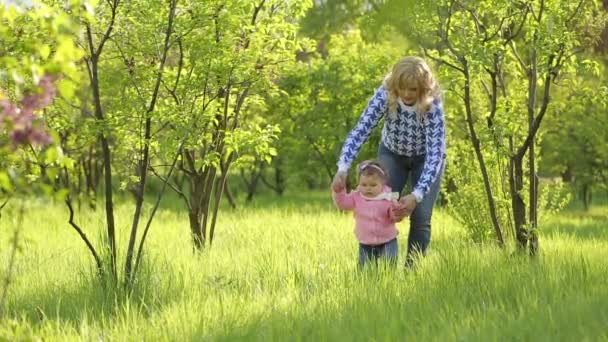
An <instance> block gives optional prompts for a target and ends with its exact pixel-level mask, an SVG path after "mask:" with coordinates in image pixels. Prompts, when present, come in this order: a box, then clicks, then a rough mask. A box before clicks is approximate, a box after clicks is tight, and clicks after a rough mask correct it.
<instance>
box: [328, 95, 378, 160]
mask: <svg viewBox="0 0 608 342" xmlns="http://www.w3.org/2000/svg"><path fill="white" fill-rule="evenodd" d="M386 104H387V93H386V90H384V87H380V88H378V90H377V91H376V93H375V94H374V96H372V98H371V99H370V100H369V102H368V104H367V107H366V108H365V110H364V111H363V114H361V117H360V118H359V122H357V125H356V126H355V127H354V128H353V129H352V130H351V131H350V133H349V134H348V136H347V137H346V140H345V141H344V145H342V151H341V153H340V158H339V160H338V171H340V172H346V171H347V170H348V168H349V167H350V164H351V163H352V162H353V160H354V159H355V157H357V155H358V154H359V151H360V150H361V146H363V143H364V142H365V141H367V138H369V135H370V134H371V132H372V129H373V128H374V127H376V125H377V124H378V121H380V118H382V116H383V115H384V113H385V112H386Z"/></svg>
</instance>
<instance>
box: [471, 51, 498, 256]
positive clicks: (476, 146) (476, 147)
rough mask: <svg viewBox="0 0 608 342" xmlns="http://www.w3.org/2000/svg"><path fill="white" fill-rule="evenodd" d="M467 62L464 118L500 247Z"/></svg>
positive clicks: (493, 202)
mask: <svg viewBox="0 0 608 342" xmlns="http://www.w3.org/2000/svg"><path fill="white" fill-rule="evenodd" d="M468 68H469V67H468V63H467V62H466V60H463V71H464V72H463V73H464V76H465V85H464V103H465V109H466V119H467V125H468V128H469V134H470V139H471V143H472V145H473V149H474V150H475V156H476V157H477V162H478V163H479V168H480V170H481V176H482V178H483V184H484V188H485V190H486V198H487V201H488V207H489V210H490V218H491V220H492V226H493V227H494V232H495V234H496V241H497V242H498V245H499V246H500V247H503V246H504V239H503V236H502V230H501V228H500V222H499V220H498V214H497V212H496V203H495V201H494V195H493V194H492V187H491V185H490V176H489V175H488V170H487V167H486V163H485V160H484V158H483V154H482V153H481V143H480V141H479V138H478V137H477V132H476V131H475V126H474V123H473V113H472V110H471V89H470V81H471V78H470V76H469V69H468Z"/></svg>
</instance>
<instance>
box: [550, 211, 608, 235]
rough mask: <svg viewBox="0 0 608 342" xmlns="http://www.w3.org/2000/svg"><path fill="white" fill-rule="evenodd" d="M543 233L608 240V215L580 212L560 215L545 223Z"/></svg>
mask: <svg viewBox="0 0 608 342" xmlns="http://www.w3.org/2000/svg"><path fill="white" fill-rule="evenodd" d="M543 234H544V235H549V236H551V235H567V236H572V237H574V238H577V239H585V240H591V239H593V240H604V241H608V216H603V215H578V214H574V215H564V216H560V217H558V218H554V219H551V220H550V221H549V222H548V223H547V224H545V225H544V227H543Z"/></svg>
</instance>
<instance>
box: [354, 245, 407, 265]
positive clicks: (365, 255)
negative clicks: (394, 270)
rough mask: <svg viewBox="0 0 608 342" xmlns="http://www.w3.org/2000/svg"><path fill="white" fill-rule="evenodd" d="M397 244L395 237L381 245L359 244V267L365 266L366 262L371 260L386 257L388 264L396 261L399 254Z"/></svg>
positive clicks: (375, 260) (374, 260)
mask: <svg viewBox="0 0 608 342" xmlns="http://www.w3.org/2000/svg"><path fill="white" fill-rule="evenodd" d="M398 252H399V244H398V243H397V238H394V239H392V240H391V241H387V242H385V243H383V244H381V245H364V244H362V243H360V244H359V267H363V266H365V264H366V263H368V262H370V261H372V262H374V263H376V262H377V261H378V259H380V258H383V259H386V260H387V261H388V262H389V263H390V264H392V265H394V264H396V263H397V256H398V255H399V253H398Z"/></svg>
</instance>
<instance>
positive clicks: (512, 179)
mask: <svg viewBox="0 0 608 342" xmlns="http://www.w3.org/2000/svg"><path fill="white" fill-rule="evenodd" d="M597 7H598V4H597V3H596V2H594V1H591V0H581V1H575V2H570V1H551V2H549V1H544V0H541V1H540V2H538V1H510V0H509V1H506V0H505V1H485V0H479V1H460V0H444V1H439V2H435V3H432V4H431V3H429V2H421V1H406V2H402V1H387V2H386V4H385V5H384V6H383V7H382V9H381V10H380V14H379V15H381V16H382V17H383V19H384V21H385V22H388V23H390V25H392V26H394V27H395V29H396V30H399V31H400V32H402V33H403V34H405V35H408V37H410V38H412V39H413V40H415V41H416V42H417V43H418V44H420V46H421V47H422V48H423V49H424V51H425V53H426V55H427V57H428V58H430V59H432V60H435V61H436V62H437V63H438V66H439V68H440V70H441V72H442V73H443V77H444V79H448V80H449V81H447V82H446V84H447V86H448V89H450V91H453V92H454V94H455V95H456V96H458V97H459V98H460V100H461V102H460V104H459V107H460V108H458V109H457V110H456V112H459V113H462V115H463V118H462V119H463V122H465V123H466V128H465V129H464V130H463V131H464V132H465V133H464V135H465V136H466V138H467V139H468V140H469V141H470V143H471V146H472V148H473V151H474V154H475V158H476V161H477V166H478V172H479V173H480V174H481V179H482V181H483V185H484V186H483V189H484V192H485V197H486V200H487V207H488V210H489V211H488V214H489V216H490V218H491V224H492V227H493V228H494V232H495V237H496V240H497V241H498V243H499V244H501V245H502V244H503V232H502V231H503V228H502V226H503V225H504V223H503V222H501V220H500V215H499V213H498V211H499V210H500V208H499V207H498V206H497V203H496V200H495V198H496V197H498V196H500V191H497V190H496V188H495V187H494V186H493V184H501V183H502V184H508V199H509V201H510V205H509V207H508V208H507V210H508V211H509V212H510V213H511V216H512V220H513V221H512V222H513V223H512V224H513V226H514V230H515V232H516V238H517V243H518V246H519V247H520V248H522V249H523V248H526V247H528V246H529V247H530V253H532V254H535V253H536V252H537V250H538V238H537V234H536V227H537V198H538V182H537V170H536V165H537V160H536V156H537V152H536V144H537V139H538V133H539V129H540V127H541V124H542V122H543V119H544V117H545V115H546V113H547V109H548V108H549V104H550V103H551V101H552V100H553V99H552V98H551V94H552V85H553V84H555V83H557V82H560V81H563V80H565V76H566V75H568V74H571V73H574V72H575V71H576V69H575V68H574V66H575V65H576V64H577V58H576V56H577V55H578V54H579V53H580V52H581V51H582V50H584V49H587V48H589V47H591V46H592V45H593V44H594V43H595V42H596V41H597V38H598V37H599V30H601V29H602V28H603V25H604V24H603V23H604V21H605V16H604V15H603V14H601V12H598V11H597ZM406 9H407V10H406ZM452 119H457V118H455V117H452ZM490 156H496V157H497V163H494V162H492V163H489V162H488V159H489V157H490ZM526 157H527V162H526V159H525V158H526ZM501 166H502V169H503V170H506V172H504V171H501ZM493 170H497V171H496V172H494V171H493ZM459 172H460V171H459ZM496 176H498V177H504V178H506V180H507V182H504V183H503V182H501V181H500V180H496V179H494V180H493V179H492V178H493V177H496ZM526 186H527V187H528V191H527V192H524V188H525V187H526ZM505 193H506V191H505ZM458 196H465V198H466V196H467V194H466V193H459V194H458ZM526 201H527V203H528V204H527V206H526ZM465 203H466V201H465ZM526 211H527V212H528V214H526Z"/></svg>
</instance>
